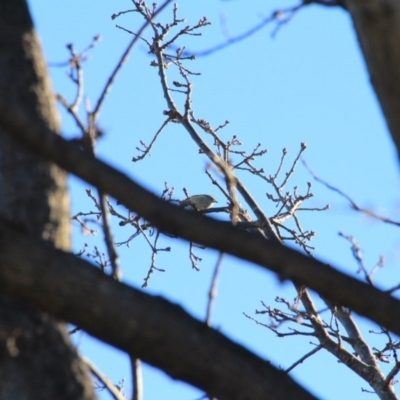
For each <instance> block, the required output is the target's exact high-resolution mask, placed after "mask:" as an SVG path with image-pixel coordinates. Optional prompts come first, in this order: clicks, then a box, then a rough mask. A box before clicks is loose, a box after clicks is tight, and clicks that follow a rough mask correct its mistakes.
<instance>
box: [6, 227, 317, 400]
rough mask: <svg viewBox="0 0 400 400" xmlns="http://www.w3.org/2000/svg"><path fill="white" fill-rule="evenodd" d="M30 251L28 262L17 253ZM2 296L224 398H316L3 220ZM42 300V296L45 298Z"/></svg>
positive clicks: (159, 301) (156, 300) (170, 307)
mask: <svg viewBox="0 0 400 400" xmlns="http://www.w3.org/2000/svg"><path fill="white" fill-rule="evenodd" d="M21 247H23V248H25V249H27V250H28V251H29V256H27V255H26V254H23V253H21V252H20V251H19V249H20V248H21ZM0 265H2V266H3V268H2V269H1V270H0V290H1V291H5V292H6V293H9V294H10V295H13V296H16V297H17V298H20V299H21V300H24V301H25V302H26V303H27V304H35V305H36V306H38V307H40V308H41V309H43V310H47V311H48V312H49V313H51V314H52V315H56V316H59V317H60V318H63V319H65V320H68V321H71V322H73V323H75V324H77V325H78V326H80V327H82V328H83V329H85V331H87V332H88V333H90V334H92V335H94V336H95V337H97V338H98V339H100V340H102V341H104V342H106V343H109V344H111V345H113V346H116V347H117V348H119V349H121V350H123V351H125V352H127V353H128V354H130V355H131V356H133V357H137V358H140V359H141V360H143V361H145V362H146V363H149V364H151V365H153V366H156V367H158V368H160V369H162V370H163V371H164V372H166V373H167V374H169V375H170V376H171V377H173V378H174V379H180V380H183V381H185V382H188V383H190V384H192V385H194V386H196V387H198V388H200V389H202V390H204V391H205V392H206V393H208V394H209V395H210V396H215V397H216V398H218V399H220V400H244V399H251V400H264V399H266V398H268V399H270V400H285V399H297V400H303V399H304V400H311V399H314V397H313V396H312V395H311V394H309V393H308V392H307V391H306V390H305V389H303V388H301V387H300V386H299V385H298V384H296V383H295V382H294V381H293V380H292V379H291V378H290V377H289V376H288V375H287V374H286V373H284V372H283V371H279V370H278V369H277V368H275V367H274V366H272V365H270V363H269V362H267V361H264V360H262V359H261V358H259V357H258V356H256V355H255V354H252V353H251V352H250V351H248V350H246V349H245V348H243V347H242V346H240V345H238V344H236V343H234V342H233V341H231V340H229V339H228V338H226V337H225V336H224V335H222V334H221V333H219V332H218V331H216V330H214V329H211V328H210V327H208V326H207V325H206V324H205V323H204V322H200V321H198V320H196V319H194V318H193V317H191V316H190V315H189V314H187V313H186V312H185V311H184V310H183V309H182V308H181V307H180V306H178V305H176V304H172V303H171V302H169V301H167V300H165V299H163V298H161V297H158V296H151V295H149V294H146V293H143V291H140V290H137V289H133V288H131V287H129V286H127V285H124V284H122V283H120V282H117V281H116V280H115V279H112V278H110V277H109V276H106V275H104V274H103V273H102V272H101V271H100V270H99V269H98V268H95V267H94V266H93V265H91V264H89V263H88V262H86V261H84V260H82V259H79V258H77V257H75V256H73V255H71V254H69V253H65V252H61V251H60V250H55V249H52V248H50V247H49V246H46V244H45V243H44V242H38V241H35V240H32V239H31V238H30V237H28V236H27V235H25V234H21V233H20V232H18V231H17V230H16V229H13V228H12V227H10V226H8V225H7V224H5V223H3V222H2V221H1V220H0ZM44 294H45V295H44Z"/></svg>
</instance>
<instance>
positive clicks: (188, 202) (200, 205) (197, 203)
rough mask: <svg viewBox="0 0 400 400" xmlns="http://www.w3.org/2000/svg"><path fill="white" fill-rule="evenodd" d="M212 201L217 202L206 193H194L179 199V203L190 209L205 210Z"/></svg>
mask: <svg viewBox="0 0 400 400" xmlns="http://www.w3.org/2000/svg"><path fill="white" fill-rule="evenodd" d="M214 203H217V200H215V199H214V197H212V196H210V195H208V194H195V195H193V196H190V197H188V198H187V199H185V200H181V201H180V202H179V205H181V206H182V207H185V208H188V209H191V210H196V211H202V210H207V208H210V207H211V206H212V205H213V204H214Z"/></svg>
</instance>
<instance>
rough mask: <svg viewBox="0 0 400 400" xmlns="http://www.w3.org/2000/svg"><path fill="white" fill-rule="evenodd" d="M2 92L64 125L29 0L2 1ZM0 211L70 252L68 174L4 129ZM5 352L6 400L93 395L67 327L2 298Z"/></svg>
mask: <svg viewBox="0 0 400 400" xmlns="http://www.w3.org/2000/svg"><path fill="white" fill-rule="evenodd" d="M0 96H1V97H2V98H3V99H4V98H6V99H7V101H8V102H10V103H12V104H13V105H14V106H16V107H18V108H19V109H20V110H23V112H24V114H26V115H29V117H30V118H33V119H34V120H36V121H39V122H40V123H42V124H43V125H45V126H48V127H51V128H53V129H55V130H57V128H58V118H57V112H56V107H55V103H54V96H53V94H52V91H51V87H50V82H49V79H48V77H47V69H46V65H45V63H44V60H43V57H42V54H41V50H40V46H39V43H38V39H37V37H36V34H35V31H34V30H33V26H32V21H31V18H30V15H29V11H28V7H27V4H26V2H25V1H24V0H0ZM0 215H1V216H2V217H3V218H6V219H8V220H10V222H12V223H13V224H16V225H18V226H19V228H20V229H21V230H23V231H25V232H27V233H29V234H30V235H32V236H33V237H38V238H43V239H45V240H46V241H48V242H49V243H51V244H52V245H54V246H56V247H58V248H62V249H64V250H68V249H69V246H70V232H69V230H70V228H69V227H70V222H69V198H68V192H67V187H66V176H65V173H64V172H62V171H61V170H60V169H59V168H58V167H56V166H55V165H53V164H50V163H46V162H43V161H41V160H40V159H39V158H37V157H36V156H34V155H32V154H30V153H29V152H27V151H25V150H24V149H21V148H20V147H19V146H18V145H17V144H16V143H15V142H14V141H13V139H12V138H11V137H10V136H9V135H8V134H6V133H5V132H4V131H1V129H0ZM23 251H24V249H21V252H23ZM0 349H1V351H0V399H1V400H3V399H92V398H94V394H93V390H92V388H91V383H90V380H89V378H88V376H87V373H86V370H85V368H84V367H83V365H82V362H81V361H80V359H79V357H78V355H77V353H76V351H75V349H74V348H73V346H72V345H71V343H70V341H69V338H68V335H67V334H66V329H65V325H64V324H61V323H58V322H57V321H55V320H54V319H52V318H50V317H49V316H48V315H46V314H43V313H41V312H39V311H38V310H35V309H33V308H31V307H29V306H26V305H22V304H19V303H17V302H14V301H12V300H10V299H7V298H6V297H2V296H0Z"/></svg>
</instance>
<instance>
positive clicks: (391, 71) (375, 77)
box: [344, 0, 400, 157]
mask: <svg viewBox="0 0 400 400" xmlns="http://www.w3.org/2000/svg"><path fill="white" fill-rule="evenodd" d="M344 4H345V6H346V8H347V10H348V11H349V13H350V15H351V18H352V19H353V23H354V27H355V30H356V33H357V37H358V41H359V43H360V47H361V50H362V52H363V55H364V59H365V62H366V65H367V68H368V71H369V75H370V78H371V83H372V85H373V87H374V90H375V92H376V95H377V97H378V100H379V103H380V106H381V108H382V111H383V114H384V116H385V119H386V122H387V125H388V127H389V130H390V133H391V135H392V139H393V141H394V144H395V146H396V148H397V153H398V155H399V157H400V112H399V110H400V1H399V0H345V1H344ZM371 134H372V133H371V132H365V135H366V140H367V137H368V135H371Z"/></svg>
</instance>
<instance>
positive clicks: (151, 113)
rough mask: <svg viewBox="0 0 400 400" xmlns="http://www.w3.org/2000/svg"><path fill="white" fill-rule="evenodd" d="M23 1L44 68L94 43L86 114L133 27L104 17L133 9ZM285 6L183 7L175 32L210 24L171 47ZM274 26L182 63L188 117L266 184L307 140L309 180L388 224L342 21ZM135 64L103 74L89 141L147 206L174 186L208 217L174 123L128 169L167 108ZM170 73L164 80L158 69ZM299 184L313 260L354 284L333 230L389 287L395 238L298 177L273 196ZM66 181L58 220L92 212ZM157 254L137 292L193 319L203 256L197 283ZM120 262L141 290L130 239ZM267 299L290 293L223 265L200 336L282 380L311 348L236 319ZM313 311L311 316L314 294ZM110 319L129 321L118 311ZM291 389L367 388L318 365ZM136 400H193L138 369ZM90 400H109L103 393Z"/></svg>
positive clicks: (137, 246) (395, 276)
mask: <svg viewBox="0 0 400 400" xmlns="http://www.w3.org/2000/svg"><path fill="white" fill-rule="evenodd" d="M29 3H30V6H31V11H32V13H33V17H34V21H35V24H36V26H37V30H38V34H39V36H40V39H41V42H42V45H43V49H44V53H45V56H46V59H47V61H48V62H49V63H59V62H63V61H66V60H67V58H68V53H67V50H66V48H65V45H66V44H67V43H73V44H74V46H75V48H76V49H77V50H78V51H79V50H81V49H83V48H84V47H86V46H87V45H88V43H89V42H90V41H91V38H92V37H93V36H95V35H97V34H100V35H101V36H102V41H101V42H100V43H99V44H98V45H97V47H96V48H95V49H94V50H92V51H91V52H90V54H89V59H88V61H87V62H86V63H85V65H84V67H85V93H86V96H87V97H88V98H89V99H90V102H91V104H94V103H95V101H96V99H97V98H98V96H99V93H100V92H101V90H102V88H103V86H104V85H105V82H106V80H107V78H108V76H109V75H110V73H111V71H112V69H113V68H114V66H115V64H116V63H117V60H119V57H120V56H121V54H122V52H123V51H124V49H125V48H126V46H127V44H128V42H129V41H130V40H131V37H130V36H129V35H128V34H127V33H125V32H123V31H122V30H120V29H117V28H116V27H115V25H116V24H120V25H122V26H124V27H126V28H127V29H130V30H133V31H135V30H137V29H138V27H139V26H140V25H141V24H142V20H141V19H140V18H139V16H137V15H134V14H127V15H125V16H123V17H120V18H118V19H117V20H114V21H112V20H111V18H110V17H111V15H112V14H113V13H115V12H118V11H122V10H126V9H129V8H132V5H131V2H130V1H128V0H118V1H114V2H95V1H93V0H84V1H81V2H79V3H78V2H70V1H65V0H59V1H57V2H48V1H45V0H36V1H30V2H29ZM293 4H295V1H293V2H291V1H277V0H276V1H275V0H270V1H268V2H265V1H255V0H254V1H252V0H248V1H246V2H243V1H241V0H232V1H205V2H200V1H190V2H188V1H182V2H181V3H179V15H180V16H181V17H185V18H186V20H187V23H189V24H194V23H195V22H197V21H198V20H199V18H201V17H203V16H204V15H205V16H207V19H208V20H209V21H211V22H212V25H211V26H209V27H206V28H205V29H204V30H203V31H202V36H201V37H189V38H187V41H185V42H184V43H183V44H184V45H185V46H186V47H187V48H188V49H189V50H193V51H201V50H203V49H207V48H209V47H211V46H213V45H215V44H218V43H220V42H222V41H224V40H226V38H227V37H228V36H227V35H230V36H234V35H236V34H239V33H241V32H242V31H243V30H245V29H247V28H249V27H251V26H253V25H254V24H256V23H258V22H259V21H260V20H261V18H262V17H265V16H267V15H269V14H270V13H271V12H272V11H273V10H276V9H278V8H283V7H286V6H290V5H293ZM169 15H170V10H167V11H164V13H163V14H162V16H161V20H163V21H165V20H166V18H168V17H169ZM221 21H224V22H225V25H221ZM273 29H274V27H273V26H272V25H271V26H267V27H266V28H265V29H264V30H262V31H260V32H259V33H258V34H256V35H254V36H252V37H251V38H249V39H247V40H245V41H243V42H240V43H238V44H236V45H234V46H231V47H228V48H226V49H224V50H221V51H219V52H217V53H214V54H213V55H210V56H208V57H200V58H198V59H197V60H196V61H193V62H191V64H190V67H191V68H192V69H193V70H195V71H199V72H201V76H196V77H194V78H193V84H194V93H193V109H194V112H195V115H196V116H197V117H199V118H204V119H207V120H208V121H209V122H210V123H211V124H213V125H214V126H218V125H219V124H221V123H223V122H224V121H225V120H227V119H228V120H229V121H230V124H229V126H228V127H227V128H226V129H225V131H223V133H221V136H222V137H223V138H230V137H231V136H232V135H237V136H238V137H239V139H240V140H241V142H242V143H243V146H242V148H243V149H246V150H247V151H250V150H251V149H252V148H253V147H255V146H256V145H257V143H261V144H262V147H264V148H268V150H269V152H268V154H267V155H266V156H265V157H264V158H263V159H262V160H260V161H259V165H260V166H262V167H264V169H265V170H266V171H267V173H273V172H274V171H275V170H276V168H277V165H278V164H279V160H280V157H281V153H282V149H283V148H284V147H285V148H287V150H288V156H287V158H288V160H287V164H286V165H290V160H293V159H294V157H295V156H296V155H297V152H298V150H299V148H300V143H301V142H305V143H307V150H306V152H305V153H304V159H305V160H306V161H307V163H308V164H309V165H310V167H311V168H312V169H313V171H314V172H315V173H316V174H317V175H318V176H320V177H321V178H323V179H324V180H326V181H328V182H329V183H330V184H332V185H334V186H337V187H339V188H340V189H341V190H343V191H344V192H346V193H347V194H348V195H350V196H351V197H352V198H353V199H354V200H355V201H356V202H357V203H358V204H359V205H360V206H363V207H368V208H370V209H372V210H374V211H375V212H378V213H381V214H384V215H386V216H389V217H391V218H393V219H398V218H399V211H398V203H399V198H398V186H399V179H398V164H397V159H396V155H395V150H394V147H393V145H392V143H391V140H390V136H389V133H388V131H387V128H386V124H385V121H384V120H383V118H382V113H381V111H380V109H379V105H378V103H377V100H376V98H375V95H374V93H373V90H372V87H371V85H370V83H369V78H368V75H367V72H366V68H365V65H364V62H363V59H362V55H361V53H360V50H359V47H358V43H357V39H356V37H355V34H354V31H353V28H352V23H351V20H350V19H349V17H348V16H347V14H346V13H345V12H344V11H342V10H341V9H336V8H324V7H320V6H309V7H306V8H304V9H303V10H301V11H300V12H299V13H297V14H296V16H295V17H294V18H293V19H292V21H291V22H290V23H288V24H285V25H284V26H282V28H281V29H280V30H279V32H278V34H277V35H275V37H273V38H272V37H271V32H272V31H273ZM147 35H150V32H149V31H148V32H147ZM185 40H186V38H185ZM150 62H151V57H150V56H149V55H148V54H147V49H146V48H145V46H144V44H142V43H139V44H138V46H137V47H136V48H135V49H134V51H133V53H132V54H131V56H130V58H129V61H128V62H127V63H126V65H125V66H124V68H123V69H122V71H121V73H120V75H119V76H118V79H117V81H116V82H115V84H114V86H113V88H112V91H111V93H110V95H109V96H108V98H107V101H106V103H105V106H104V108H103V111H102V114H101V116H100V119H99V125H100V127H101V128H102V130H103V131H104V133H105V135H104V137H103V138H102V139H101V140H100V142H99V144H98V149H97V150H98V154H99V157H101V158H103V159H105V160H107V161H108V162H110V163H111V164H112V165H114V166H116V167H118V168H120V169H121V170H123V171H125V172H126V173H128V174H129V175H130V176H132V177H133V178H134V179H135V180H137V181H139V182H141V183H143V185H145V186H146V187H147V188H149V189H150V190H152V191H154V192H155V193H161V191H162V190H163V188H164V183H165V182H167V183H168V185H169V186H174V188H175V195H176V197H178V198H183V197H184V194H183V191H182V189H183V188H184V187H186V188H187V189H188V190H189V192H190V193H191V194H197V193H209V194H211V195H213V196H214V197H216V198H217V199H219V200H220V202H222V204H223V203H224V200H223V197H222V196H221V194H220V193H219V192H218V190H217V189H216V188H215V187H213V186H212V184H211V183H210V181H209V179H208V178H207V176H206V175H205V173H204V170H205V167H206V165H207V160H206V159H205V157H204V156H202V155H199V154H198V151H197V149H196V146H195V144H194V143H193V142H192V141H191V139H190V137H189V136H188V135H187V133H186V132H185V131H184V130H183V129H182V128H181V127H180V126H178V125H176V124H172V125H170V126H168V127H167V129H166V130H165V131H164V132H163V133H162V134H161V136H160V138H159V140H158V142H157V143H156V145H155V147H154V149H153V150H152V152H151V156H150V157H148V158H147V159H145V160H144V161H142V162H140V163H132V162H131V159H132V157H133V156H136V155H137V151H136V150H135V148H136V146H138V145H139V141H140V140H143V141H145V142H147V143H149V142H150V140H151V138H152V136H153V134H154V133H155V132H156V130H157V129H158V128H159V127H160V126H161V124H162V122H163V121H164V118H165V116H164V115H163V113H162V112H163V110H165V109H166V108H167V107H166V104H165V101H164V99H163V98H162V95H161V87H160V84H159V81H158V77H157V71H156V70H155V69H154V68H152V67H150V66H149V64H150ZM49 70H50V73H51V76H52V80H53V86H54V89H55V91H56V92H57V93H61V94H63V95H64V96H65V97H67V98H72V96H73V94H74V87H73V85H72V84H71V82H70V81H69V79H68V78H67V76H66V68H60V67H58V68H56V67H50V69H49ZM170 73H171V78H170V79H172V77H173V72H172V71H171V72H170ZM61 115H62V127H63V133H64V134H65V135H66V136H67V137H71V136H74V135H76V134H77V128H76V127H75V125H74V123H73V122H72V121H71V120H70V118H69V117H68V115H66V114H65V112H63V111H62V110H61ZM82 115H83V114H82ZM208 140H209V139H208ZM240 177H241V178H242V180H243V181H244V182H245V184H246V186H247V187H248V188H249V190H250V191H251V192H252V193H253V195H254V196H255V197H256V198H257V201H258V202H259V203H260V204H262V205H263V208H264V209H265V211H266V213H267V214H271V213H273V212H274V210H275V209H274V206H273V205H271V204H270V203H269V202H268V200H267V198H266V195H265V193H266V192H271V191H272V190H271V188H270V187H268V186H265V185H264V183H262V182H261V181H259V180H257V179H255V178H254V177H251V176H246V175H240ZM308 181H310V182H312V184H313V186H312V191H313V193H314V197H313V199H311V200H310V201H309V203H308V207H323V206H325V205H326V204H330V209H329V211H325V212H304V214H302V215H301V222H302V225H303V227H304V228H306V229H308V230H314V231H315V232H316V237H315V239H313V241H312V245H313V246H314V247H315V253H314V254H315V255H316V256H317V257H319V258H321V259H323V260H326V261H329V262H331V263H332V264H333V265H334V266H336V267H338V268H340V269H341V270H343V271H345V272H346V273H349V274H352V275H355V274H356V271H357V265H356V263H355V261H354V259H353V258H352V255H351V251H350V246H349V244H348V243H347V242H346V241H345V240H344V239H343V238H340V237H339V236H338V232H343V233H345V234H351V235H353V236H354V237H355V238H356V240H357V241H358V243H359V244H360V246H361V248H362V250H363V255H364V261H365V263H366V265H367V267H369V268H372V267H373V266H374V265H375V263H376V262H377V261H378V258H379V256H380V255H381V254H383V255H384V256H385V258H386V266H385V268H384V269H382V270H381V271H379V273H378V274H377V275H376V277H375V279H376V283H377V285H378V286H380V287H391V286H392V285H394V284H395V283H397V282H398V281H399V271H398V269H397V263H398V259H399V236H398V232H397V230H396V228H394V227H393V226H390V225H385V224H383V223H381V222H378V221H375V220H373V219H370V218H367V217H365V216H363V215H361V214H357V213H355V212H353V211H352V210H351V209H350V207H349V204H348V203H347V202H346V200H344V199H343V198H342V197H340V196H339V195H337V194H336V193H333V192H332V191H329V190H328V189H326V188H325V187H323V186H322V185H321V184H318V183H317V182H315V181H313V179H312V177H311V176H310V174H309V173H308V172H307V170H306V169H305V168H304V167H303V166H302V165H299V166H298V167H297V169H296V172H295V174H294V177H293V179H292V180H291V181H290V182H289V185H288V190H290V189H292V188H293V186H295V185H298V186H299V190H300V191H301V190H302V191H306V188H307V182H308ZM70 184H71V190H72V209H73V212H75V213H76V212H78V211H88V210H92V209H93V206H92V204H91V203H90V201H89V200H88V198H87V197H86V195H85V191H84V190H85V188H87V187H88V186H87V185H86V184H82V183H81V182H80V181H78V180H76V179H74V178H71V180H70ZM75 228H76V229H75V233H74V244H75V247H76V248H80V247H81V246H82V243H83V242H87V243H88V244H89V245H90V246H93V245H95V244H99V243H101V235H98V236H97V237H94V238H92V237H82V236H81V235H80V232H79V229H78V227H75ZM114 234H115V236H116V239H117V240H123V239H124V238H127V236H129V228H124V229H121V228H118V227H117V226H115V231H114ZM163 243H164V244H165V245H167V244H168V245H171V246H173V251H172V253H171V254H159V256H158V266H159V267H160V268H165V269H166V272H165V273H155V274H153V276H152V278H151V281H150V285H149V287H148V288H147V289H146V291H147V292H148V293H151V294H158V295H162V296H165V297H166V298H168V299H170V300H171V301H174V302H177V303H179V304H181V305H182V306H184V307H185V309H186V310H188V311H189V312H190V313H191V314H192V315H193V316H195V317H197V318H200V319H202V318H204V316H205V307H206V300H207V291H208V286H209V283H210V279H211V274H212V270H213V267H214V265H215V262H216V260H217V254H216V253H215V252H213V251H207V252H201V251H199V254H200V253H201V256H202V258H203V261H202V263H201V271H200V272H196V271H194V270H192V268H191V266H190V263H189V261H188V258H187V253H188V249H187V247H188V246H187V244H185V243H184V242H183V241H179V240H169V239H163ZM119 250H120V257H121V265H122V271H123V275H124V279H125V281H126V282H128V283H129V284H132V285H133V286H134V287H140V286H141V284H142V282H143V279H144V277H145V276H146V272H147V269H148V266H149V263H150V252H149V250H148V248H147V247H146V244H145V242H144V240H143V239H141V238H139V239H137V240H135V241H134V242H133V243H132V246H131V248H130V249H127V248H119ZM278 295H279V296H282V297H286V298H287V299H288V300H292V299H293V298H294V297H295V292H294V290H293V289H292V286H291V284H290V283H281V282H279V281H278V279H277V278H276V276H274V275H273V274H269V273H266V272H265V271H261V270H260V269H259V268H257V267H254V266H253V265H250V264H245V263H243V262H238V261H237V260H235V259H234V258H231V257H227V258H226V261H225V262H224V264H223V267H222V272H221V276H220V279H219V287H218V298H217V300H216V304H215V310H214V313H213V325H214V326H215V327H217V328H218V329H220V330H221V331H222V332H224V333H225V334H227V335H228V336H229V337H230V338H232V339H234V340H236V341H238V342H240V343H242V344H243V345H245V346H246V347H248V348H250V349H251V350H253V351H255V352H256V353H257V354H259V355H261V356H262V357H264V358H267V359H269V360H271V361H272V362H274V363H275V365H279V366H282V367H284V368H287V367H289V366H290V365H291V364H292V363H294V362H295V361H296V360H297V359H298V358H300V357H301V356H302V355H303V354H305V353H306V352H308V351H310V350H311V349H312V348H313V345H312V344H311V345H310V344H309V342H310V340H309V339H307V338H287V339H279V338H276V337H275V336H274V335H273V334H272V333H271V332H269V331H267V330H265V329H264V328H262V327H260V326H257V325H255V324H254V323H253V322H251V321H250V320H248V319H246V318H245V317H244V316H243V312H246V313H248V314H252V315H253V313H254V310H255V309H256V308H258V309H259V308H260V307H261V306H260V302H261V301H264V302H265V303H267V304H270V305H272V306H274V305H275V303H274V299H275V297H276V296H278ZM315 298H316V301H317V303H319V301H318V296H317V295H316V296H315ZM319 306H321V307H323V306H322V304H319ZM121 312H126V313H127V317H128V316H129V311H127V310H124V311H121ZM327 318H329V316H327ZM358 320H359V321H360V325H361V327H362V329H363V334H364V335H365V336H366V337H367V340H368V341H369V342H370V343H372V344H373V345H378V344H379V338H378V337H377V336H376V335H371V334H369V333H368V330H369V329H370V328H371V325H370V324H368V322H367V321H365V320H363V319H361V318H359V319H358ZM263 322H264V323H267V322H268V321H267V320H264V321H263ZM110 323H112V321H110ZM75 341H76V343H77V345H78V347H79V349H80V350H81V351H82V352H83V353H84V354H85V355H86V356H87V357H89V358H91V359H92V360H93V361H94V363H96V365H98V366H99V368H100V369H102V370H103V372H104V373H106V374H108V375H109V376H110V378H111V379H112V380H113V381H114V382H116V383H117V382H118V381H120V380H121V379H123V378H124V379H125V380H126V387H127V393H130V387H131V383H130V382H129V376H130V373H129V369H128V360H127V357H126V356H125V355H123V354H122V353H120V352H118V351H115V350H114V349H112V348H110V347H108V346H106V345H103V344H100V343H99V342H97V341H96V340H93V339H92V338H90V337H89V336H87V335H85V334H83V333H79V334H78V335H77V336H76V338H75ZM312 342H313V343H316V341H315V340H314V341H312ZM389 368H390V366H389ZM292 376H293V377H294V378H295V379H297V380H298V381H299V382H301V383H302V384H303V385H304V386H306V387H307V388H308V389H309V390H311V391H312V392H313V393H314V394H316V395H317V397H319V398H322V399H327V400H333V399H337V398H344V396H346V398H352V399H356V400H357V399H364V398H366V396H368V394H363V393H362V392H361V388H367V389H368V386H367V384H365V383H364V382H363V381H361V380H360V379H359V378H358V377H357V376H355V375H354V374H353V373H352V372H351V371H349V370H348V369H346V368H345V367H344V366H342V365H340V364H338V362H337V361H336V360H335V359H334V358H333V357H332V356H330V355H329V354H326V353H324V352H320V353H318V354H317V355H316V356H314V357H313V358H311V359H308V360H307V361H306V362H304V363H303V364H301V365H300V366H298V367H297V368H296V369H295V370H294V372H293V374H292ZM338 381H339V382H340V385H338ZM144 393H145V397H144V398H145V400H156V399H176V400H181V399H182V400H183V399H185V400H186V399H193V400H194V399H198V398H200V397H201V392H199V391H198V390H196V389H193V388H190V387H189V386H187V385H185V384H182V383H179V382H175V381H172V380H171V379H169V378H168V377H167V376H166V375H165V374H164V373H162V372H159V371H158V370H155V369H153V368H150V367H145V368H144ZM99 396H100V398H102V399H103V398H104V399H107V398H109V397H107V394H105V393H104V392H101V393H100V394H99Z"/></svg>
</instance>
